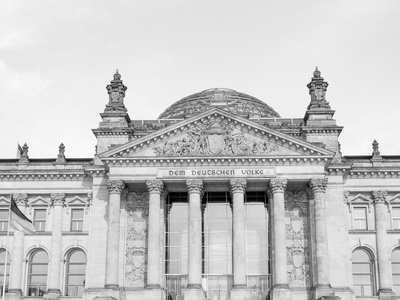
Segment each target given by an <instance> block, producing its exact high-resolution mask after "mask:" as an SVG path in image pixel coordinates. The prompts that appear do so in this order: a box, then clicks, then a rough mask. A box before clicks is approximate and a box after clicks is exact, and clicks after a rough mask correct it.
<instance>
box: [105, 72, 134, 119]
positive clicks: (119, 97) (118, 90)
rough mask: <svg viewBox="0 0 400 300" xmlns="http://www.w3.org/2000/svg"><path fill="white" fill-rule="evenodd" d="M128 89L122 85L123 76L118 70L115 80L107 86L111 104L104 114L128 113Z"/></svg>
mask: <svg viewBox="0 0 400 300" xmlns="http://www.w3.org/2000/svg"><path fill="white" fill-rule="evenodd" d="M127 89H128V88H127V87H126V86H125V85H124V84H123V83H122V80H121V74H119V72H118V69H117V70H116V72H115V74H114V76H113V80H112V81H111V82H110V84H109V85H107V91H108V97H109V102H108V104H107V106H106V108H105V110H104V112H126V111H127V109H126V107H125V105H124V98H125V91H126V90H127Z"/></svg>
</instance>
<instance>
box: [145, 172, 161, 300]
mask: <svg viewBox="0 0 400 300" xmlns="http://www.w3.org/2000/svg"><path fill="white" fill-rule="evenodd" d="M146 185H147V189H148V191H149V230H148V247H147V249H148V252H147V253H148V256H147V286H146V288H147V289H148V290H153V291H154V293H153V291H152V292H151V293H150V294H148V296H147V297H146V298H148V299H158V297H161V296H162V295H161V292H160V291H161V286H160V255H161V253H162V252H161V251H160V250H161V249H160V202H161V199H160V198H161V197H160V195H161V192H162V191H163V188H164V183H163V182H162V180H147V181H146Z"/></svg>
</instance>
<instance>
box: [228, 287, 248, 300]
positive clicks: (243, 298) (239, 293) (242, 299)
mask: <svg viewBox="0 0 400 300" xmlns="http://www.w3.org/2000/svg"><path fill="white" fill-rule="evenodd" d="M231 299H235V300H247V299H250V290H249V289H248V288H247V286H246V285H245V284H243V285H242V284H241V285H234V286H233V287H232V290H231Z"/></svg>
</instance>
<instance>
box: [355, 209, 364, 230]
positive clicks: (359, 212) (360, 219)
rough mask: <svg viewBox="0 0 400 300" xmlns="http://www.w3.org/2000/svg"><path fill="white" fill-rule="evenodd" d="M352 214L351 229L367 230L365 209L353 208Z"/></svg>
mask: <svg viewBox="0 0 400 300" xmlns="http://www.w3.org/2000/svg"><path fill="white" fill-rule="evenodd" d="M352 214H353V229H355V230H363V229H368V226H367V224H368V223H367V208H366V207H353V212H352Z"/></svg>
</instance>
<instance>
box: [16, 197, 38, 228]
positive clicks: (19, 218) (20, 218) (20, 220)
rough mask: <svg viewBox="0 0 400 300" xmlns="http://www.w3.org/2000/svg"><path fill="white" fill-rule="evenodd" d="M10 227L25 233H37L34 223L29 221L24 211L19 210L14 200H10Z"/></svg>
mask: <svg viewBox="0 0 400 300" xmlns="http://www.w3.org/2000/svg"><path fill="white" fill-rule="evenodd" d="M10 201H11V205H10V227H11V228H13V229H14V230H19V231H23V232H25V233H34V232H35V231H36V228H35V226H34V225H33V224H32V221H31V220H29V219H28V218H27V217H26V216H25V215H24V214H23V213H22V211H20V210H19V208H18V206H17V204H16V203H15V201H14V199H12V198H11V199H10Z"/></svg>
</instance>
